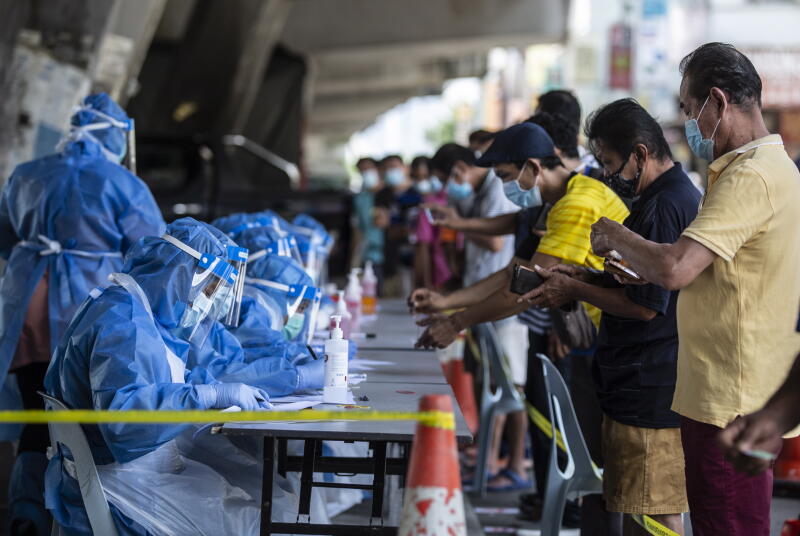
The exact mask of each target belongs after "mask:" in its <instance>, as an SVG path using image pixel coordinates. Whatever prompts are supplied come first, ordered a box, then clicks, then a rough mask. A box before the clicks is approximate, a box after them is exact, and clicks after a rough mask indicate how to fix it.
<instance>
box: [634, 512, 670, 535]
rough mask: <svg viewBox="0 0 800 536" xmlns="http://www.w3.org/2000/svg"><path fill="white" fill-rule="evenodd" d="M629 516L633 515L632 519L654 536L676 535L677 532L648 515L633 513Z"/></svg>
mask: <svg viewBox="0 0 800 536" xmlns="http://www.w3.org/2000/svg"><path fill="white" fill-rule="evenodd" d="M631 517H633V520H634V521H636V522H637V523H638V524H639V525H641V527H642V528H643V529H644V530H646V531H647V532H649V533H650V534H653V535H654V536H678V533H677V532H675V531H674V530H672V529H668V528H667V527H665V526H664V525H662V524H661V523H659V522H658V521H656V520H655V519H653V518H652V517H650V516H645V515H639V514H633V515H632V516H631Z"/></svg>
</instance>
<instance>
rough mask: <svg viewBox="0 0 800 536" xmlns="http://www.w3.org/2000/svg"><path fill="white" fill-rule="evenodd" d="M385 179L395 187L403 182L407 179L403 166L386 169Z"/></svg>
mask: <svg viewBox="0 0 800 536" xmlns="http://www.w3.org/2000/svg"><path fill="white" fill-rule="evenodd" d="M384 179H385V180H386V184H388V185H389V186H391V187H395V186H399V185H401V184H403V181H404V180H405V179H406V174H405V173H404V172H403V168H399V167H395V168H389V169H387V170H386V176H385V177H384Z"/></svg>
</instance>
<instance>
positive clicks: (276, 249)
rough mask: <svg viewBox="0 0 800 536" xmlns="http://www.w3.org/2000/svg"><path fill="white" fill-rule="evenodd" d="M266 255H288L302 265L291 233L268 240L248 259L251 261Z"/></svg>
mask: <svg viewBox="0 0 800 536" xmlns="http://www.w3.org/2000/svg"><path fill="white" fill-rule="evenodd" d="M267 255H278V256H279V257H289V258H291V259H293V260H294V261H296V262H297V263H298V264H300V265H301V266H302V265H303V258H302V256H301V255H300V249H299V248H298V246H297V240H295V238H294V237H293V236H291V235H287V236H286V237H285V238H279V239H278V240H275V241H274V242H270V243H269V244H267V247H266V248H264V249H262V250H260V251H256V252H253V254H252V255H250V261H251V262H252V261H255V260H258V259H260V258H262V257H265V256H267Z"/></svg>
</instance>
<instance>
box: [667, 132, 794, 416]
mask: <svg viewBox="0 0 800 536" xmlns="http://www.w3.org/2000/svg"><path fill="white" fill-rule="evenodd" d="M683 236H687V237H689V238H691V239H692V240H695V241H697V242H699V243H700V244H703V245H704V246H705V247H707V248H708V249H710V250H711V251H713V252H714V253H715V254H716V255H717V257H716V258H715V259H714V262H713V263H711V265H710V266H709V267H708V268H706V269H705V270H704V271H703V272H702V273H701V274H700V275H699V276H698V277H697V278H696V279H695V280H694V281H692V283H691V284H689V286H687V287H686V288H684V289H683V290H681V291H680V294H679V296H678V338H679V341H680V342H679V349H678V380H677V385H676V386H675V398H674V400H673V404H672V409H673V410H674V411H676V412H677V413H679V414H681V415H683V416H686V417H689V418H690V419H694V420H696V421H700V422H704V423H708V424H712V425H714V426H719V427H724V426H726V425H727V424H728V423H730V422H731V421H732V420H733V419H734V418H736V417H737V416H738V415H744V414H747V413H750V412H752V411H755V410H757V409H760V408H761V407H762V406H763V405H764V403H765V402H766V401H767V399H768V398H769V397H770V396H771V395H772V394H773V393H774V392H775V391H776V390H777V389H778V387H779V386H780V385H781V383H783V381H784V379H785V378H786V375H787V374H788V372H789V369H790V368H791V366H792V363H793V362H794V359H795V356H796V355H797V353H798V350H800V336H798V334H797V333H796V332H795V328H796V324H797V311H798V304H799V303H800V173H798V171H797V167H795V165H794V163H793V162H792V161H791V159H790V158H789V155H787V154H786V151H785V150H784V148H783V144H782V142H781V137H780V136H778V135H772V136H766V137H764V138H760V139H757V140H755V141H753V142H751V143H748V144H747V145H745V146H743V147H741V148H740V149H737V150H736V151H732V152H729V153H727V154H725V155H723V156H721V157H719V158H717V159H716V160H714V161H713V162H712V163H711V165H710V166H709V168H708V191H707V192H706V195H705V197H704V198H703V203H702V206H701V208H700V212H699V213H698V215H697V218H696V219H695V220H694V222H693V223H692V224H691V225H689V227H687V228H686V230H685V231H684V232H683Z"/></svg>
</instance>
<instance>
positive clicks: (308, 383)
mask: <svg viewBox="0 0 800 536" xmlns="http://www.w3.org/2000/svg"><path fill="white" fill-rule="evenodd" d="M324 384H325V360H324V359H317V360H315V361H312V362H310V363H306V364H304V365H300V366H298V367H297V390H298V391H302V390H303V389H322V386H323V385H324Z"/></svg>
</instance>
